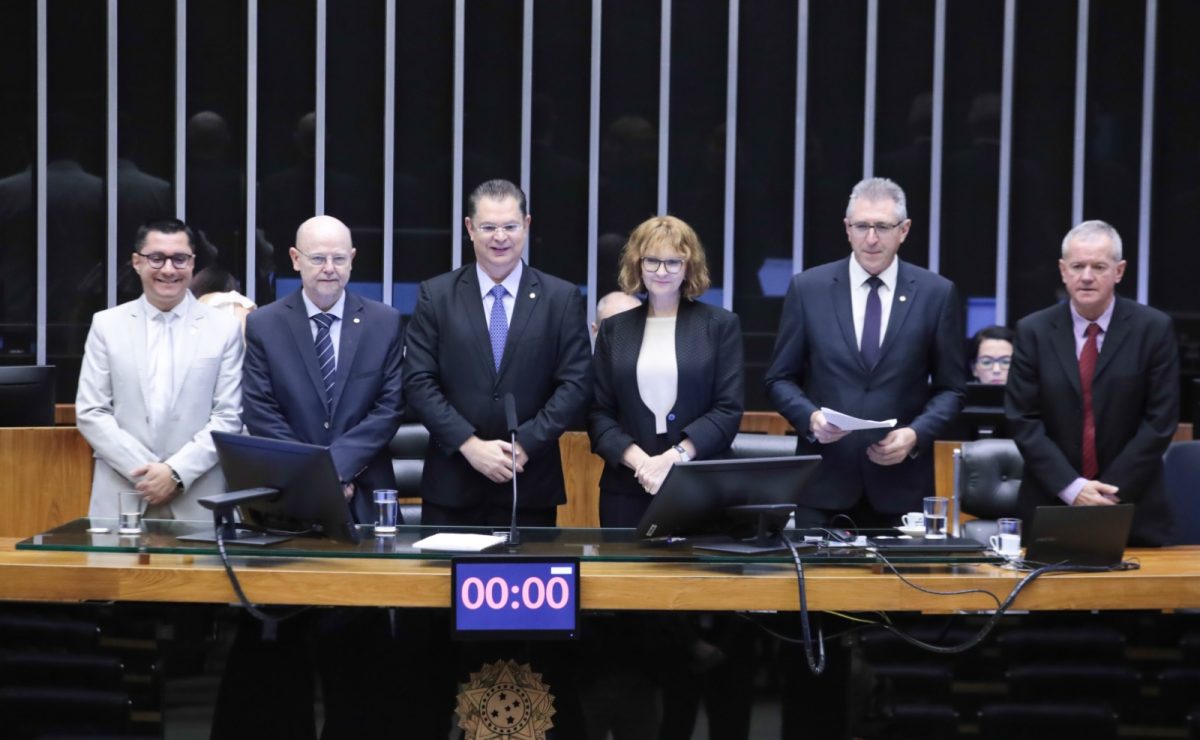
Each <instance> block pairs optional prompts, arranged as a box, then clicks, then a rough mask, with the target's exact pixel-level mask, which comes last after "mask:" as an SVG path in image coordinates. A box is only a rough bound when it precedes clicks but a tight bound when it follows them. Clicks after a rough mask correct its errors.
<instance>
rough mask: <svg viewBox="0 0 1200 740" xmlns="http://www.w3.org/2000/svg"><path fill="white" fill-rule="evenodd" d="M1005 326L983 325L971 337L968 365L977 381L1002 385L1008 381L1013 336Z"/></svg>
mask: <svg viewBox="0 0 1200 740" xmlns="http://www.w3.org/2000/svg"><path fill="white" fill-rule="evenodd" d="M1015 336H1016V335H1015V334H1014V333H1013V330H1012V329H1009V328H1008V327H1007V326H985V327H983V328H982V329H980V330H979V331H977V332H975V336H974V337H973V338H972V339H971V353H970V355H968V357H969V366H970V370H971V376H972V377H973V378H974V379H975V382H978V383H988V384H989V385H1004V384H1005V383H1006V382H1008V366H1009V365H1010V364H1011V363H1012V353H1013V338H1014V337H1015Z"/></svg>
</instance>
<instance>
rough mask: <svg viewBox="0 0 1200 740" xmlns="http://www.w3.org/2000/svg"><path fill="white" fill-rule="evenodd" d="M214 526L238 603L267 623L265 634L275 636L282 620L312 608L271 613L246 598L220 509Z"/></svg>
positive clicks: (214, 517)
mask: <svg viewBox="0 0 1200 740" xmlns="http://www.w3.org/2000/svg"><path fill="white" fill-rule="evenodd" d="M213 527H214V528H215V529H216V534H217V552H218V553H220V555H221V564H222V565H223V566H225V575H227V576H228V577H229V584H230V585H231V586H233V592H234V593H235V594H237V597H238V603H240V604H241V605H242V607H243V608H245V610H246V611H247V612H249V613H250V615H251V616H253V617H254V618H255V619H257V620H259V621H260V622H262V623H263V624H264V625H265V630H266V632H265V634H267V635H268V639H271V638H273V636H274V634H275V629H276V628H277V627H278V625H279V623H280V622H283V621H284V620H287V619H291V618H292V617H294V616H296V615H297V614H300V613H302V612H306V611H308V610H309V609H311V608H312V607H310V606H299V607H296V608H294V609H288V610H286V611H282V612H280V613H279V614H269V613H267V612H266V611H264V610H263V609H262V608H261V607H259V606H257V605H255V604H253V603H251V601H250V599H248V598H246V592H245V591H243V590H242V584H241V581H239V580H238V577H237V574H236V573H234V572H233V565H232V564H231V563H230V562H229V553H227V552H226V551H225V537H224V535H223V534H222V531H223V530H224V517H223V516H221V512H220V511H219V510H214V511H213Z"/></svg>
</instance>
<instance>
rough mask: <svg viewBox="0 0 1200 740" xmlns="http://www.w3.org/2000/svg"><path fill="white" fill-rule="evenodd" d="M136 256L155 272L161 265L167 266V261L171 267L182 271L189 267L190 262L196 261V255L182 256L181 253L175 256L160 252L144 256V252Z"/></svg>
mask: <svg viewBox="0 0 1200 740" xmlns="http://www.w3.org/2000/svg"><path fill="white" fill-rule="evenodd" d="M137 255H138V256H139V257H141V258H142V259H144V260H146V261H147V262H149V263H150V266H151V267H153V268H154V269H155V270H161V269H162V268H163V265H165V264H167V260H170V261H171V266H172V267H174V268H175V269H176V270H182V269H183V268H185V267H187V266H188V265H190V264H191V263H192V260H194V259H196V255H194V254H184V253H183V252H179V253H177V254H162V253H161V252H151V253H150V254H146V253H145V252H137Z"/></svg>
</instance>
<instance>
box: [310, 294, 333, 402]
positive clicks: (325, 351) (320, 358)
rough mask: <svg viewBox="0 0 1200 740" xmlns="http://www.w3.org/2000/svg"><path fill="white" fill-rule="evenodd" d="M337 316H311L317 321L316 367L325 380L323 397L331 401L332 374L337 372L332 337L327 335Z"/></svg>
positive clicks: (322, 314)
mask: <svg viewBox="0 0 1200 740" xmlns="http://www.w3.org/2000/svg"><path fill="white" fill-rule="evenodd" d="M336 318H337V317H336V316H334V315H333V314H328V313H319V314H316V315H314V316H313V317H312V320H313V321H315V322H317V338H316V339H315V340H314V341H315V342H316V345H317V367H318V368H320V370H321V379H322V380H323V381H325V399H326V400H327V401H329V403H330V404H332V403H333V376H334V373H336V372H337V361H336V360H335V359H334V355H333V339H332V338H331V337H330V336H329V327H331V326H333V322H334V320H335V319H336Z"/></svg>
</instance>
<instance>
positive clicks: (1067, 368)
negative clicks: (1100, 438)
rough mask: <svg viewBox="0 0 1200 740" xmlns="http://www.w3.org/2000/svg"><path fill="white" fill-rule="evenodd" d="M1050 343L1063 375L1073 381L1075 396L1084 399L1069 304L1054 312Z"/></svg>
mask: <svg viewBox="0 0 1200 740" xmlns="http://www.w3.org/2000/svg"><path fill="white" fill-rule="evenodd" d="M1050 329H1051V331H1050V343H1051V344H1052V345H1053V347H1054V354H1055V356H1056V357H1058V361H1059V363H1060V364H1061V365H1062V369H1063V374H1064V375H1066V376H1067V379H1068V380H1070V381H1071V387H1072V388H1074V389H1075V395H1076V396H1077V397H1079V398H1083V388H1082V387H1081V386H1080V384H1079V358H1078V357H1076V356H1075V328H1074V324H1073V323H1072V321H1071V309H1070V307H1069V306H1068V304H1066V303H1064V304H1062V307H1061V308H1060V309H1059V310H1058V311H1055V312H1054V317H1053V319H1052V320H1051V322H1050Z"/></svg>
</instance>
